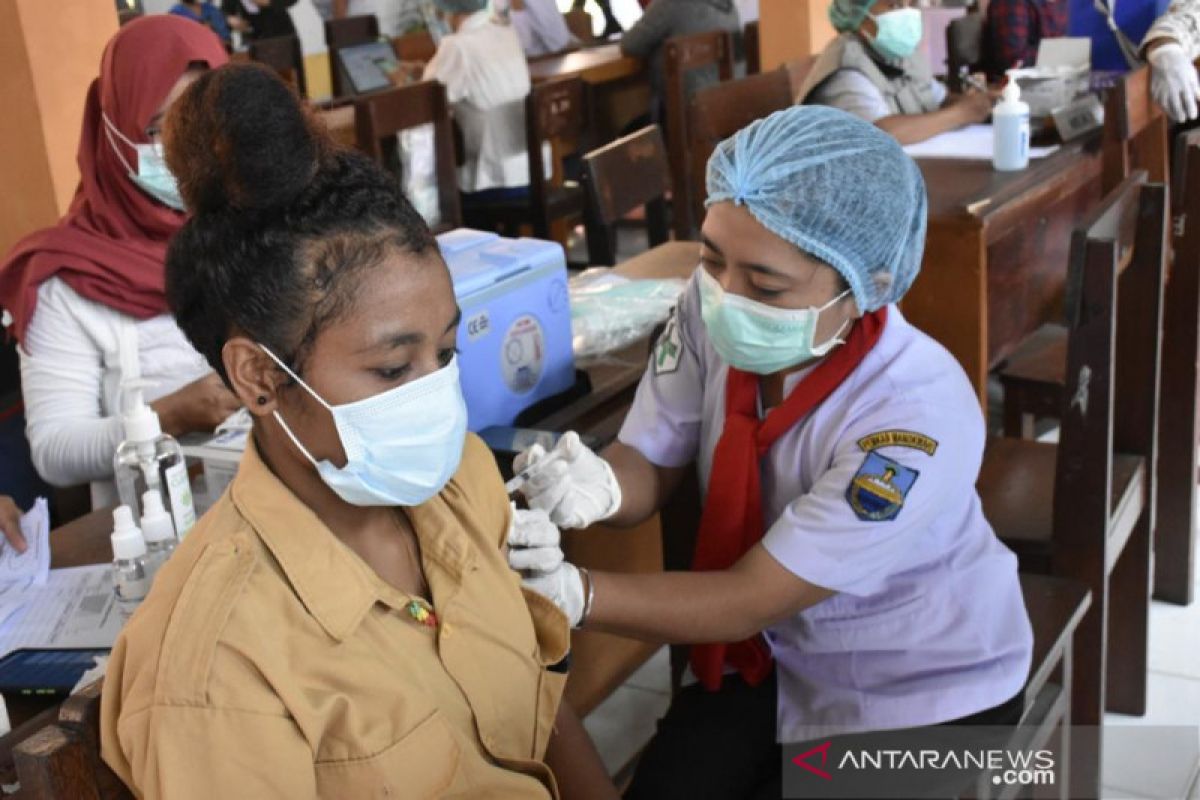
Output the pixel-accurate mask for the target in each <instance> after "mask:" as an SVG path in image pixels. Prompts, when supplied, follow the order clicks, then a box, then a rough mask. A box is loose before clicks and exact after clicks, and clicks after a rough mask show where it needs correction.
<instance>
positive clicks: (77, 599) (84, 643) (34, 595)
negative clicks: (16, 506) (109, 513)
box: [0, 498, 123, 656]
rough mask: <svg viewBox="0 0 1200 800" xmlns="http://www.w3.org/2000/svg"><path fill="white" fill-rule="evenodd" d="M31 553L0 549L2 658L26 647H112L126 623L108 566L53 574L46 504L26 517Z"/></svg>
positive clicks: (42, 500) (39, 504)
mask: <svg viewBox="0 0 1200 800" xmlns="http://www.w3.org/2000/svg"><path fill="white" fill-rule="evenodd" d="M21 532H22V533H23V534H24V535H25V542H26V544H28V548H27V549H26V550H25V552H24V553H21V554H18V553H17V551H16V550H15V549H13V548H12V547H11V546H10V545H9V544H7V543H5V544H4V545H3V546H0V656H3V655H7V654H8V653H10V652H12V651H13V650H18V649H20V648H22V647H41V648H74V647H79V648H102V647H112V644H113V642H114V641H116V638H117V634H118V633H119V632H120V630H121V624H122V622H123V620H122V618H121V614H120V613H119V609H118V608H117V605H116V594H115V593H114V592H113V588H112V570H111V567H110V566H109V565H108V564H97V565H94V566H88V567H73V568H71V569H56V570H51V569H50V513H49V510H48V508H47V506H46V500H45V498H38V500H37V502H36V503H34V505H33V508H31V509H30V510H29V512H28V513H26V514H25V515H24V516H23V517H21Z"/></svg>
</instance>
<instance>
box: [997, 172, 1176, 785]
mask: <svg viewBox="0 0 1200 800" xmlns="http://www.w3.org/2000/svg"><path fill="white" fill-rule="evenodd" d="M1166 229H1167V207H1166V190H1165V188H1164V187H1163V186H1162V185H1161V184H1148V183H1146V178H1145V173H1141V172H1139V173H1137V174H1136V175H1133V176H1131V177H1130V178H1128V179H1127V180H1126V181H1125V182H1124V183H1122V184H1121V185H1120V186H1119V187H1118V188H1117V190H1116V191H1115V192H1112V193H1111V194H1109V195H1108V196H1107V197H1106V198H1105V200H1104V201H1103V202H1102V203H1101V205H1100V207H1099V208H1098V209H1097V210H1096V211H1095V212H1094V213H1093V214H1092V215H1091V216H1090V217H1089V218H1088V219H1087V221H1085V223H1084V224H1083V225H1082V226H1081V227H1080V228H1079V229H1078V230H1076V232H1075V235H1074V237H1073V240H1072V248H1071V250H1072V258H1071V268H1070V277H1069V281H1068V286H1067V292H1068V304H1067V311H1068V319H1069V323H1068V340H1067V369H1066V374H1067V375H1068V376H1069V378H1068V382H1067V390H1068V391H1067V396H1068V397H1069V401H1068V403H1067V406H1066V408H1065V410H1064V414H1063V419H1062V432H1061V437H1060V443H1059V444H1058V445H1057V446H1056V445H1052V444H1043V443H1039V442H1034V441H1029V440H1025V439H1013V438H1001V439H996V440H993V441H992V442H990V443H989V445H988V448H987V451H986V453H985V456H984V460H983V467H982V469H981V471H980V476H979V482H978V488H979V494H980V497H981V499H982V502H983V510H984V514H985V515H986V516H987V518H988V520H989V521H990V522H991V524H992V526H993V527H994V528H995V530H996V533H997V535H998V536H999V537H1000V538H1001V539H1002V540H1004V542H1005V543H1006V544H1007V545H1008V546H1009V547H1011V548H1012V549H1013V550H1014V551H1015V552H1016V553H1017V555H1018V557H1019V558H1020V559H1021V565H1022V568H1023V569H1026V570H1030V571H1036V572H1048V573H1050V574H1054V575H1058V576H1062V577H1068V578H1072V579H1075V580H1079V581H1081V582H1082V583H1084V584H1085V585H1087V587H1088V588H1089V589H1090V590H1091V592H1092V599H1093V601H1094V604H1093V607H1092V609H1091V611H1089V612H1088V614H1087V616H1086V617H1085V618H1084V621H1083V623H1082V624H1081V626H1080V629H1079V634H1078V639H1077V641H1078V647H1079V650H1078V658H1077V662H1076V669H1075V675H1074V690H1073V691H1074V699H1073V701H1072V708H1073V713H1074V714H1075V715H1076V716H1075V722H1076V724H1078V725H1085V726H1088V725H1095V726H1098V725H1100V724H1101V723H1102V721H1103V715H1104V711H1105V709H1106V708H1107V709H1110V710H1113V711H1118V712H1122V713H1127V714H1142V713H1145V703H1146V664H1147V660H1146V650H1147V638H1148V619H1149V607H1150V586H1151V575H1150V567H1151V543H1152V539H1153V534H1154V532H1153V524H1154V498H1155V490H1156V474H1157V473H1156V454H1157V449H1158V448H1157V438H1156V437H1157V433H1158V431H1157V424H1158V408H1159V405H1158V403H1159V374H1160V367H1159V364H1160V358H1159V355H1160V350H1161V343H1162V294H1163V269H1164V267H1163V265H1164V260H1165V246H1166V241H1165V239H1166ZM1108 653H1113V654H1119V656H1120V657H1119V658H1117V657H1115V656H1114V658H1112V659H1109V658H1108V657H1107V654H1108ZM1106 700H1107V702H1106ZM1098 747H1099V742H1097V748H1098ZM1097 755H1098V749H1097ZM1085 788H1090V790H1091V791H1095V790H1096V787H1095V786H1090V787H1085ZM1075 796H1083V795H1082V794H1081V793H1076V794H1075Z"/></svg>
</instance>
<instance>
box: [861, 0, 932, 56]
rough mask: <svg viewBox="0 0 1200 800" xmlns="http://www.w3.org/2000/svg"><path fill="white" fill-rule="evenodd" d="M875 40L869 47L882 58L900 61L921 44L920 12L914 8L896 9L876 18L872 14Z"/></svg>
mask: <svg viewBox="0 0 1200 800" xmlns="http://www.w3.org/2000/svg"><path fill="white" fill-rule="evenodd" d="M871 19H873V20H875V38H874V39H872V40H871V46H872V47H874V48H875V51H876V52H877V53H879V55H881V56H883V57H884V58H887V59H891V60H893V61H902V60H903V59H906V58H908V57H909V56H911V55H912V54H913V53H915V52H916V50H917V45H919V44H920V43H921V35H922V31H921V12H920V11H918V10H917V9H915V8H898V9H896V10H895V11H888V12H887V13H886V14H880V15H879V16H878V17H877V16H875V15H874V14H872V15H871Z"/></svg>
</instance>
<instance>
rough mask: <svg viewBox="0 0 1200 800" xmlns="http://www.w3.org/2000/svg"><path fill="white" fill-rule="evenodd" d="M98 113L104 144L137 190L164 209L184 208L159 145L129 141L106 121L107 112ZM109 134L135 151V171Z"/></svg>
mask: <svg viewBox="0 0 1200 800" xmlns="http://www.w3.org/2000/svg"><path fill="white" fill-rule="evenodd" d="M102 116H103V117H104V132H105V134H107V135H108V143H109V144H110V145H112V149H113V152H115V153H116V154H117V158H119V159H121V163H122V164H123V165H124V166H125V171H126V172H127V173H129V179H130V180H132V181H133V182H134V184H135V185H136V186H137V187H138V188H139V189H141V190H142V191H143V192H145V193H146V194H148V195H150V196H151V197H153V198H154V199H155V200H157V201H158V202H160V203H162V204H163V205H164V206H166V207H167V208H173V209H175V210H176V211H187V207H186V206H185V205H184V204H183V198H182V197H180V196H179V185H178V184H177V183H176V182H175V176H174V175H172V174H171V170H169V169H167V162H166V160H165V159H164V158H163V151H162V145H161V144H154V143H152V142H146V143H145V144H137V143H136V142H131V141H130V140H129V137H127V136H126V135H125V134H123V133H121V132H120V131H119V130H117V126H116V125H113V124H112V122H110V121H109V119H108V115H107V114H103V115H102ZM113 136H116V137H117V138H118V139H120V140H121V141H122V142H124V143H125V144H127V145H128V146H129V147H130V148H132V149H133V150H134V152H136V153H137V157H138V168H137V169H136V170H135V169H133V167H131V166H129V162H128V161H126V160H125V154H124V153H122V152H121V148H120V147H119V146H118V145H117V143H116V142H115V141H113Z"/></svg>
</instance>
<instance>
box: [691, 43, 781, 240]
mask: <svg viewBox="0 0 1200 800" xmlns="http://www.w3.org/2000/svg"><path fill="white" fill-rule="evenodd" d="M792 95H793V92H792V83H791V78H790V75H789V72H788V70H787V68H786V67H782V66H781V67H779V69H774V70H771V71H770V72H764V73H761V74H758V75H751V76H749V77H746V78H739V79H738V80H734V81H724V82H723V83H718V84H714V85H712V86H706V87H704V88H703V89H699V90H697V92H696V93H695V94H694V95H692V100H691V102H690V103H689V104H688V125H687V134H688V158H689V160H690V162H691V163H690V165H689V169H690V173H691V177H690V179H689V180H690V183H689V186H688V196H689V197H690V199H691V202H692V211H691V215H692V219H693V220H694V221H695V223H696V227H697V228H699V227H700V225H702V224H703V221H704V199H705V197H707V196H708V191H707V188H706V186H705V178H706V175H707V173H708V159H709V157H710V156H711V155H712V153H713V150H715V149H716V147H717V145H718V144H719V143H720V142H721V141H722V140H723V139H726V138H728V137H730V136H732V135H733V134H735V133H737V132H738V131H740V130H741V129H742V128H744V127H746V126H747V125H749V124H750V123H751V122H754V121H755V120H757V119H762V118H763V117H767V116H770V115H771V114H773V113H774V112H776V111H780V110H782V109H785V108H788V107H789V106H791V105H792ZM676 207H678V203H676Z"/></svg>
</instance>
